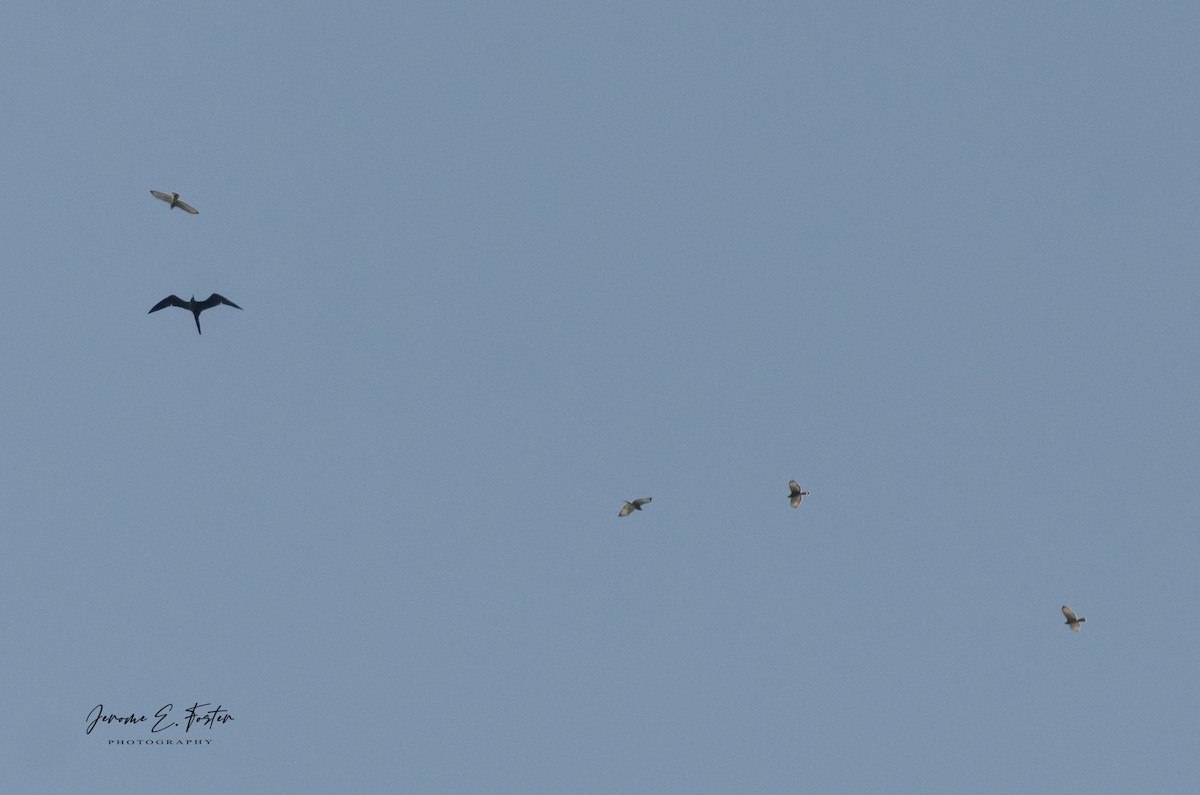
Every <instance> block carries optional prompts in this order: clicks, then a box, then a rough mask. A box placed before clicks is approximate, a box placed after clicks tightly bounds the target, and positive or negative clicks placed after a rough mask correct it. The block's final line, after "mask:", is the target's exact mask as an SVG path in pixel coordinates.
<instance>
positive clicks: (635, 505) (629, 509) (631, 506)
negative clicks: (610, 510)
mask: <svg viewBox="0 0 1200 795" xmlns="http://www.w3.org/2000/svg"><path fill="white" fill-rule="evenodd" d="M652 499H654V498H653V497H642V498H640V499H636V500H634V501H633V502H626V503H625V507H624V508H622V509H621V512H620V513H619V514H617V516H628V515H629V514H631V513H633V512H634V511H640V510H642V506H643V505H645V504H646V503H648V502H650V500H652Z"/></svg>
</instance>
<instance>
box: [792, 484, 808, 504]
mask: <svg viewBox="0 0 1200 795" xmlns="http://www.w3.org/2000/svg"><path fill="white" fill-rule="evenodd" d="M788 488H789V489H791V492H792V493H791V494H789V495H788V496H789V497H791V498H792V507H793V508H799V507H800V503H801V502H802V501H803V500H804V498H805V497H807V496H808V492H807V491H801V490H800V484H799V483H797V482H796V481H794V480H791V481H788Z"/></svg>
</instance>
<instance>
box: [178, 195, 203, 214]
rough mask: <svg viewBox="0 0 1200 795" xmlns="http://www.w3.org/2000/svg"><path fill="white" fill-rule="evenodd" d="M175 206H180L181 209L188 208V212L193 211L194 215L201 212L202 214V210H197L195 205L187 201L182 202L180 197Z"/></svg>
mask: <svg viewBox="0 0 1200 795" xmlns="http://www.w3.org/2000/svg"><path fill="white" fill-rule="evenodd" d="M175 206H176V207H178V208H179V209H181V210H186V211H187V212H189V213H191V214H192V215H199V214H200V211H199V210H197V209H196V208H195V207H193V206H192V205H190V204H188V203H187V202H181V201H179V200H178V199H176V200H175Z"/></svg>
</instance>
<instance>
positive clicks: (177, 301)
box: [146, 293, 241, 334]
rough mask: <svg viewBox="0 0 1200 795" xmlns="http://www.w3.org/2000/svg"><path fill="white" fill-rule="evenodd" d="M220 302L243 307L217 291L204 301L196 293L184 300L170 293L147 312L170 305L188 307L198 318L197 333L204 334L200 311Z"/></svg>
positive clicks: (235, 307) (234, 306) (236, 307)
mask: <svg viewBox="0 0 1200 795" xmlns="http://www.w3.org/2000/svg"><path fill="white" fill-rule="evenodd" d="M218 304H225V306H232V307H233V308H234V309H241V307H240V306H238V305H237V304H235V303H234V302H233V301H230V300H229V299H228V298H226V297H225V296H223V295H217V294H216V293H213V294H212V295H210V296H209V297H208V298H205V299H204V300H203V301H197V300H196V296H194V295H193V296H192V298H191V300H190V301H184V300H183V299H182V298H180V297H179V296H177V295H168V296H167V297H166V298H164V299H163V300H161V301H159V302H158V303H157V304H155V305H154V308H153V309H151V310H150V312H147V313H146V314H147V315H148V314H150V313H151V312H157V311H158V310H160V309H166V308H167V307H168V306H177V307H180V308H182V309H186V310H187V311H189V312H191V313H192V315H193V316H194V317H195V318H196V333H197V334H203V333H204V332H203V331H201V330H200V313H201V312H203V311H204V310H205V309H212V308H213V307H214V306H217V305H218Z"/></svg>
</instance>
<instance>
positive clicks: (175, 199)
mask: <svg viewBox="0 0 1200 795" xmlns="http://www.w3.org/2000/svg"><path fill="white" fill-rule="evenodd" d="M150 195H151V196H153V197H154V198H156V199H162V200H163V201H165V202H166V203H167V204H169V205H171V207H170V208H169V209H174V208H176V207H178V208H179V209H181V210H183V211H185V212H189V213H191V214H192V215H199V214H200V211H199V210H197V209H196V208H195V207H193V206H192V205H190V204H188V203H187V202H181V201H179V194H178V193H163V192H162V191H160V190H152V191H150Z"/></svg>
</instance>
